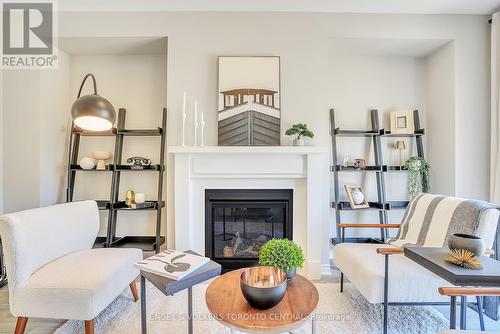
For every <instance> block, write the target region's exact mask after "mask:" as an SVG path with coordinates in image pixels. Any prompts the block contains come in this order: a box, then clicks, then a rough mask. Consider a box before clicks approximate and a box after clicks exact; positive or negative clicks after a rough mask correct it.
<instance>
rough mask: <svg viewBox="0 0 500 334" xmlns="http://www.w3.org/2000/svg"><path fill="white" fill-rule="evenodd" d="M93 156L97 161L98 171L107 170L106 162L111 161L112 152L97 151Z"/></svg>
mask: <svg viewBox="0 0 500 334" xmlns="http://www.w3.org/2000/svg"><path fill="white" fill-rule="evenodd" d="M92 155H93V156H94V158H95V159H96V160H97V167H96V170H106V161H107V160H109V159H111V152H106V151H95V152H92Z"/></svg>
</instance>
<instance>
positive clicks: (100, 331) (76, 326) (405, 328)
mask: <svg viewBox="0 0 500 334" xmlns="http://www.w3.org/2000/svg"><path fill="white" fill-rule="evenodd" d="M315 285H316V287H317V288H318V291H319V296H320V301H319V306H318V310H317V317H318V322H317V333H357V334H358V333H359V334H365V333H366V334H368V333H370V334H371V333H381V332H382V306H381V305H371V304H369V303H368V302H367V301H366V300H365V298H364V297H363V296H362V295H360V294H359V292H357V291H356V290H355V289H354V287H353V286H352V285H351V284H346V285H345V289H344V293H340V292H339V285H338V284H334V283H317V284H315ZM207 286H208V285H207V284H201V285H198V286H196V287H194V290H193V292H194V293H193V301H194V303H193V305H194V309H193V312H194V319H195V322H194V332H195V333H196V334H208V333H210V334H218V333H225V334H226V333H229V329H227V328H226V327H224V326H223V325H221V324H220V323H218V322H217V321H216V320H213V319H211V317H210V316H209V313H208V310H207V307H206V305H205V289H206V288H207ZM147 298H148V299H147V308H148V333H152V334H155V333H162V334H169V333H172V334H183V333H187V322H186V318H187V291H183V292H181V293H178V294H176V295H174V296H170V297H166V296H164V295H163V294H162V293H161V292H160V291H159V290H157V289H156V288H155V287H153V286H152V285H148V287H147ZM389 312H390V313H389V314H390V316H389V332H390V333H391V334H396V333H401V334H414V333H415V334H423V333H433V334H434V333H436V332H438V331H439V330H443V329H446V328H447V327H448V321H447V320H446V319H445V318H444V317H443V316H442V315H441V314H440V313H439V312H437V311H436V310H434V309H433V308H431V307H422V306H420V307H412V306H405V307H399V306H389ZM140 324H141V321H140V303H139V302H137V303H134V302H133V301H132V299H131V296H130V291H129V290H128V289H127V290H126V291H124V292H123V294H122V295H121V296H119V297H118V298H117V299H116V300H115V301H114V302H113V303H112V304H111V305H110V306H109V307H108V308H106V309H105V310H104V311H103V312H102V313H101V314H100V315H99V316H98V317H97V319H96V322H95V326H96V334H110V333H123V334H128V333H131V334H132V333H134V334H138V333H140V332H141V328H140ZM310 326H311V324H310V322H308V323H307V325H305V326H304V327H303V328H301V329H299V330H298V331H296V333H297V334H302V333H310V332H311V328H310ZM55 333H56V334H77V333H78V334H80V333H84V328H83V321H68V322H66V323H65V324H64V325H62V326H61V327H60V328H59V329H58V330H57V331H56V332H55Z"/></svg>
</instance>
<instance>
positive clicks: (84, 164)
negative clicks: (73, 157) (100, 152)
mask: <svg viewBox="0 0 500 334" xmlns="http://www.w3.org/2000/svg"><path fill="white" fill-rule="evenodd" d="M80 167H81V168H82V169H92V168H94V167H95V161H94V159H92V158H89V157H83V158H82V159H81V160H80Z"/></svg>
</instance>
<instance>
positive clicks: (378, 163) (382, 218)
mask: <svg viewBox="0 0 500 334" xmlns="http://www.w3.org/2000/svg"><path fill="white" fill-rule="evenodd" d="M370 118H371V129H370V130H344V129H340V128H338V127H337V126H336V123H335V111H334V109H330V133H331V140H332V162H333V166H332V168H331V170H332V172H333V187H334V195H335V201H334V202H332V208H333V209H334V210H335V223H336V231H337V236H336V237H335V238H332V239H331V242H332V243H333V244H336V243H339V242H341V241H343V240H344V237H345V235H344V234H345V229H344V228H340V227H339V224H341V222H342V215H341V212H342V211H346V210H354V209H353V208H352V207H351V206H350V204H349V202H341V201H340V185H339V183H340V180H339V178H340V175H339V173H341V172H372V173H375V175H376V182H377V201H376V202H368V205H369V208H366V209H358V210H377V211H378V217H379V223H380V224H387V221H388V215H387V212H388V211H390V210H397V209H406V206H407V205H408V201H388V200H387V198H386V188H385V173H389V172H394V171H400V167H399V166H389V165H384V163H383V156H382V144H381V137H411V138H415V139H416V144H417V154H418V156H420V157H422V158H423V157H424V147H423V142H422V136H423V135H424V129H421V128H420V117H419V114H418V110H414V111H413V119H414V124H415V132H414V133H409V134H393V133H391V132H390V131H387V130H384V129H382V128H380V123H379V117H378V111H377V110H370ZM339 137H366V138H369V139H371V140H372V141H373V150H374V158H375V165H373V166H366V168H355V167H344V166H342V165H341V164H339V162H338V156H337V152H338V150H337V145H338V143H337V140H338V138H339ZM403 170H406V169H403ZM387 237H388V234H387V230H386V229H385V228H381V229H380V239H378V238H350V240H349V241H351V242H385V241H386V240H387Z"/></svg>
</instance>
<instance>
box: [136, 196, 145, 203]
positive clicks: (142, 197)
mask: <svg viewBox="0 0 500 334" xmlns="http://www.w3.org/2000/svg"><path fill="white" fill-rule="evenodd" d="M144 202H146V194H145V193H135V203H136V204H142V203H144Z"/></svg>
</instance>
